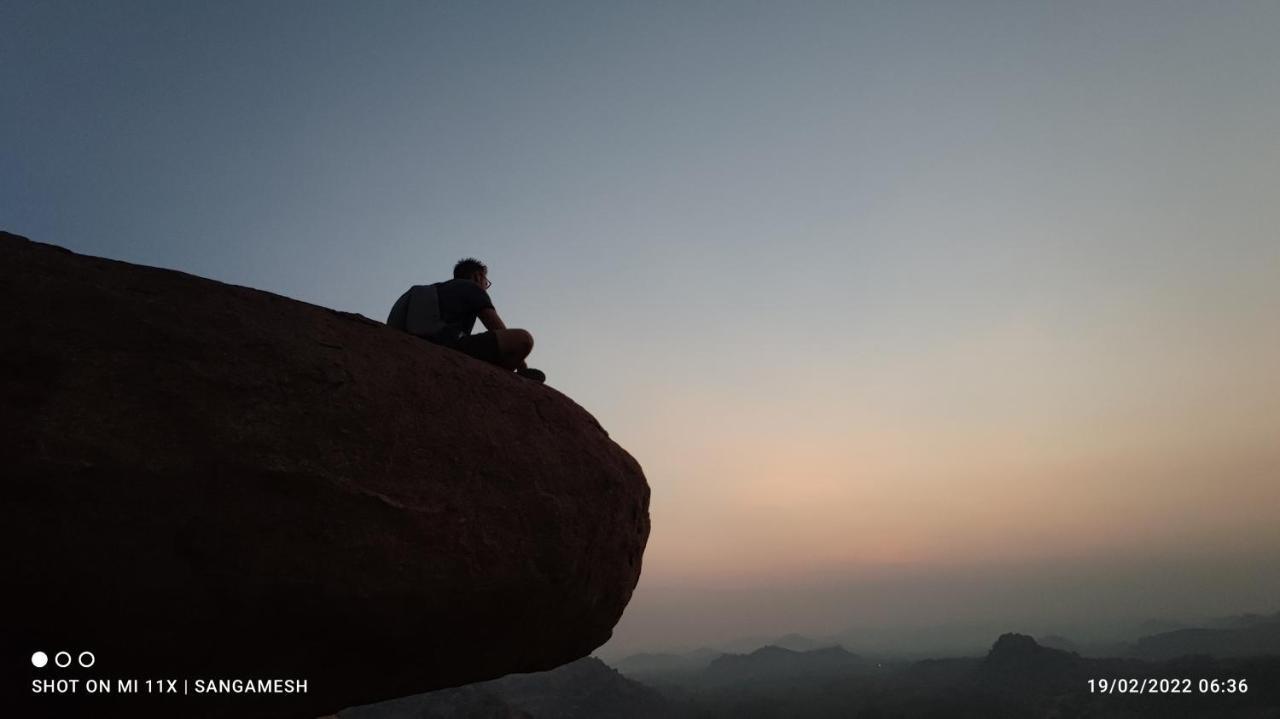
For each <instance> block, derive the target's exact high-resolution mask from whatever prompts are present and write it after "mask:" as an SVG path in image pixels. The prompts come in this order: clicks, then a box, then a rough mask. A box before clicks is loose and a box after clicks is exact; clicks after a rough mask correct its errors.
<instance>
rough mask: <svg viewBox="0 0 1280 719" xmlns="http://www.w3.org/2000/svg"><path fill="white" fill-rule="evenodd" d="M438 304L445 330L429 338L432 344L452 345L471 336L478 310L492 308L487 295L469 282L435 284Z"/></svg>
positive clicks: (448, 281)
mask: <svg viewBox="0 0 1280 719" xmlns="http://www.w3.org/2000/svg"><path fill="white" fill-rule="evenodd" d="M436 295H437V297H438V298H439V302H440V318H441V319H442V320H444V322H445V328H444V329H443V330H440V331H439V332H438V333H436V334H435V336H433V337H432V338H431V341H433V342H439V343H441V344H452V343H454V342H457V341H458V338H459V337H465V336H467V335H469V334H471V329H472V328H473V327H475V324H476V315H477V314H479V313H480V310H484V309H488V308H490V307H493V301H492V300H490V299H489V293H488V292H485V291H484V289H483V288H482V287H480V285H477V284H476V283H474V282H472V281H471V280H446V281H444V282H439V283H436Z"/></svg>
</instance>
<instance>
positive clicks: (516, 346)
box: [493, 329, 533, 370]
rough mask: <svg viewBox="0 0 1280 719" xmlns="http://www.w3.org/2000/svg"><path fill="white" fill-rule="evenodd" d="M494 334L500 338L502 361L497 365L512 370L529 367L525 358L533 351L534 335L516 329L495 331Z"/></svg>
mask: <svg viewBox="0 0 1280 719" xmlns="http://www.w3.org/2000/svg"><path fill="white" fill-rule="evenodd" d="M493 333H494V334H495V335H497V337H498V354H499V356H500V359H499V361H498V363H497V364H500V365H502V366H503V367H506V368H507V369H510V370H516V369H524V368H525V367H527V366H528V365H526V364H525V361H524V358H525V357H528V356H529V353H530V352H532V351H533V335H531V334H529V332H528V331H527V330H516V329H506V330H494V331H493Z"/></svg>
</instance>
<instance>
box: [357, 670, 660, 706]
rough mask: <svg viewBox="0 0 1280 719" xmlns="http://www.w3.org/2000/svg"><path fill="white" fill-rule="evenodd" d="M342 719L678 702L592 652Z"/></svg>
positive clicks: (419, 696)
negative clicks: (553, 665) (547, 666)
mask: <svg viewBox="0 0 1280 719" xmlns="http://www.w3.org/2000/svg"><path fill="white" fill-rule="evenodd" d="M339 716H340V718H341V719H551V718H553V717H555V718H562V719H605V718H609V717H612V718H614V719H648V718H649V717H680V716H682V713H681V711H680V707H679V706H678V705H677V704H676V703H675V702H672V701H670V700H668V699H667V698H665V697H664V696H663V695H662V694H660V693H658V692H657V691H656V690H654V689H651V688H650V687H647V686H645V685H643V684H640V683H638V682H634V681H632V680H630V679H627V678H626V677H624V676H622V675H621V674H619V673H618V672H617V671H615V670H614V669H612V668H610V667H609V666H608V665H606V664H605V663H604V662H602V661H600V660H599V659H596V658H594V657H587V658H585V659H579V660H578V661H576V662H571V663H569V664H566V665H564V666H562V667H559V668H557V669H553V670H551V671H547V672H538V673H536V674H512V675H509V676H506V677H503V678H501V679H495V680H493V681H489V682H481V683H478V684H471V685H468V686H465V687H459V688H456V689H444V690H441V691H436V692H431V693H429V694H419V695H417V696H412V697H405V698H403V699H395V700H392V701H388V702H381V703H378V704H370V705H366V706H362V707H352V708H350V709H346V710H344V711H342V712H341V713H340V714H339Z"/></svg>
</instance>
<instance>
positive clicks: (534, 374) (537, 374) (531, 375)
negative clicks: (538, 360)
mask: <svg viewBox="0 0 1280 719" xmlns="http://www.w3.org/2000/svg"><path fill="white" fill-rule="evenodd" d="M516 374H518V375H520V376H521V377H524V378H525V379H531V380H533V381H534V382H546V381H547V375H546V373H545V372H543V371H542V370H540V369H534V368H532V367H521V368H520V369H518V370H516Z"/></svg>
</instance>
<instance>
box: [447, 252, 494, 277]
mask: <svg viewBox="0 0 1280 719" xmlns="http://www.w3.org/2000/svg"><path fill="white" fill-rule="evenodd" d="M477 272H483V273H485V274H486V275H487V274H489V268H488V267H485V264H484V263H483V262H481V261H480V260H477V259H476V258H474V257H464V258H462V259H460V260H458V264H456V265H454V266H453V279H455V280H464V279H466V278H468V277H470V276H471V275H474V274H475V273H477Z"/></svg>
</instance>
